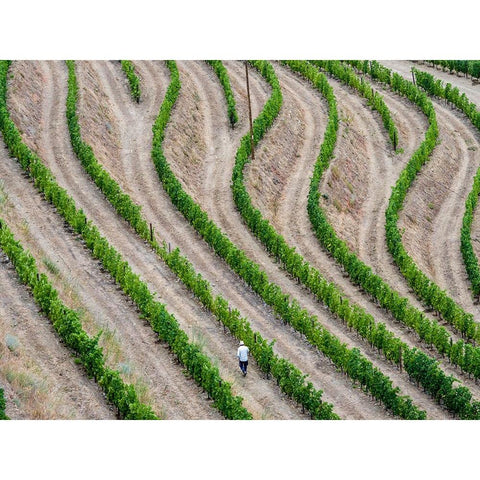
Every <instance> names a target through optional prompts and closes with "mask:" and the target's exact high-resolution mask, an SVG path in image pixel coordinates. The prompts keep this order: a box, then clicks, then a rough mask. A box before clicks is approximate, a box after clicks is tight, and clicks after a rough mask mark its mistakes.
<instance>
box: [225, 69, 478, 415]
mask: <svg viewBox="0 0 480 480" xmlns="http://www.w3.org/2000/svg"><path fill="white" fill-rule="evenodd" d="M284 63H286V64H287V65H288V66H290V68H292V69H293V70H297V71H299V72H301V73H303V74H304V75H305V76H307V77H308V78H309V80H310V81H311V82H312V84H313V85H314V87H315V88H318V89H319V90H320V91H321V92H322V93H323V94H324V95H325V97H326V98H327V101H328V104H329V121H328V124H327V128H326V132H325V135H324V141H323V143H322V147H321V153H320V155H322V156H323V157H324V158H330V157H331V155H332V153H333V149H334V146H335V142H336V132H337V127H338V116H337V110H336V100H335V96H334V94H333V90H332V88H331V87H330V85H329V84H328V81H327V79H326V77H325V75H323V74H322V73H321V72H319V71H318V69H316V68H315V67H314V66H313V65H311V64H310V63H308V62H305V61H299V60H298V61H285V62H284ZM270 68H271V71H270V72H271V73H270V75H271V76H270V78H269V77H267V79H268V80H269V83H270V85H271V86H272V90H273V92H280V86H279V84H278V80H277V78H276V76H275V74H274V71H273V67H271V65H270ZM279 94H280V93H279ZM273 95H274V93H272V96H273ZM272 121H273V119H272ZM264 127H265V124H264V123H262V124H261V128H264ZM244 140H245V141H244ZM242 147H243V148H244V150H243V151H242ZM242 147H241V148H240V149H239V151H238V152H237V156H236V159H235V167H234V171H233V175H232V190H233V195H234V200H235V204H236V205H237V208H238V210H239V211H240V213H241V215H242V217H243V219H244V221H245V222H246V224H247V225H248V227H249V228H250V230H251V231H252V232H253V233H254V234H255V235H256V236H257V238H259V239H260V240H261V241H262V243H263V244H264V246H265V248H266V249H267V251H268V252H270V253H271V254H272V255H274V256H275V257H276V258H277V259H278V260H279V261H280V262H282V264H283V266H284V268H285V269H286V270H287V271H288V272H289V273H290V274H291V275H292V276H293V277H294V278H296V279H298V280H299V281H300V282H302V283H303V284H304V285H305V286H306V287H307V288H309V289H310V291H311V292H312V293H313V294H314V295H315V296H316V297H317V298H318V299H319V300H320V301H322V302H323V303H324V304H325V305H326V306H327V307H328V308H329V309H330V311H331V312H332V313H333V314H334V315H335V316H338V317H340V318H341V319H342V320H343V321H344V322H346V323H347V324H348V325H349V326H353V328H355V329H356V330H357V332H358V333H359V334H360V335H361V336H362V337H363V338H364V339H366V340H367V341H368V342H369V343H370V344H371V345H374V346H375V347H376V348H377V349H378V350H379V351H382V352H383V354H384V355H385V357H386V358H387V359H389V360H390V361H392V362H394V363H396V364H398V365H401V363H402V358H403V359H404V360H405V361H404V366H405V370H406V371H407V372H408V374H409V376H410V377H411V378H414V379H416V380H417V382H421V384H422V386H423V388H424V390H425V391H426V392H428V393H429V394H430V395H431V396H432V397H434V398H435V399H437V401H438V402H439V403H441V404H443V405H444V407H445V408H447V410H449V411H451V412H452V413H455V414H458V415H460V416H461V417H462V418H470V415H473V416H476V415H478V413H477V410H476V409H477V405H476V403H475V402H473V403H470V400H471V399H472V394H471V392H470V390H469V389H468V388H466V387H464V386H459V387H455V388H454V387H453V386H452V385H453V382H454V381H455V379H454V378H453V377H452V376H451V375H450V376H447V375H446V374H445V373H444V372H443V371H442V370H441V369H440V368H439V367H438V362H437V361H436V360H434V359H432V358H430V357H429V356H428V355H426V354H424V353H423V352H421V351H419V350H418V349H416V348H413V349H411V348H409V347H408V346H407V345H406V344H405V343H404V342H402V341H401V340H400V339H399V338H398V337H395V335H394V334H393V333H392V332H390V331H388V330H387V329H386V327H385V325H384V324H383V323H378V324H377V323H376V322H375V320H374V318H373V317H372V316H371V315H369V314H368V313H367V312H365V310H364V309H362V308H361V307H359V306H358V305H351V304H350V302H349V301H348V299H346V298H343V297H342V295H341V292H340V291H339V289H338V288H337V287H336V285H335V284H333V283H330V282H327V281H326V280H325V279H324V278H323V277H322V276H321V274H320V273H319V271H318V270H317V269H315V268H313V267H311V266H310V265H309V263H308V262H306V261H305V260H304V259H303V257H302V256H301V255H300V254H298V253H296V252H295V248H292V247H290V246H289V245H288V244H287V242H286V241H285V239H284V238H283V237H282V236H281V235H279V234H278V233H277V232H276V231H275V229H274V228H273V227H272V226H271V225H270V223H269V222H268V221H267V220H265V219H264V218H263V217H262V215H261V212H260V211H259V210H258V209H256V208H255V207H253V205H252V202H251V198H250V196H249V194H248V192H247V190H246V188H245V185H244V183H243V168H244V166H245V165H246V163H247V162H249V161H250V160H249V153H250V150H249V143H248V137H247V136H246V137H244V139H243V140H242ZM412 357H415V359H416V360H415V361H410V360H411V358H412ZM425 371H428V374H427V375H424V373H425ZM459 398H462V400H461V401H458V399H459ZM467 398H468V400H467ZM478 405H480V403H478ZM475 418H476V417H475Z"/></svg>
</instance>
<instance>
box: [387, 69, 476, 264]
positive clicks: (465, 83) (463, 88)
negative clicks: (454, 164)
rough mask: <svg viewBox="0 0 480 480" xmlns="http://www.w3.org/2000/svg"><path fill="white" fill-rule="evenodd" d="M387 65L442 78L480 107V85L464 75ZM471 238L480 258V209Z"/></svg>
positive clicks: (472, 146)
mask: <svg viewBox="0 0 480 480" xmlns="http://www.w3.org/2000/svg"><path fill="white" fill-rule="evenodd" d="M385 63H388V64H389V65H390V67H391V68H393V69H396V70H397V71H399V72H402V73H403V74H408V73H409V72H410V69H411V68H412V67H415V68H417V69H418V70H423V71H426V72H428V73H431V74H432V75H434V76H435V77H436V78H440V79H441V80H442V81H443V82H444V84H446V83H450V84H451V85H452V86H454V87H457V88H458V89H459V90H460V93H465V95H467V97H468V99H469V100H470V101H471V102H473V103H475V104H476V105H480V85H478V84H476V85H474V84H473V83H472V80H471V79H469V78H465V77H464V75H463V74H461V76H459V75H457V74H450V73H447V72H444V71H442V70H441V69H437V68H434V67H430V66H428V65H426V64H424V63H421V62H420V63H413V62H409V61H391V62H385ZM461 118H462V121H464V122H465V123H466V124H468V125H470V120H468V119H467V118H466V117H462V116H461ZM468 148H470V149H472V150H473V151H474V152H477V153H476V155H478V150H474V149H475V148H476V147H475V145H469V147H468ZM464 212H465V208H464V205H462V210H460V211H458V212H457V216H462V217H463V214H464ZM471 238H472V245H473V249H474V251H475V254H476V256H477V258H480V214H479V213H478V209H476V210H475V213H474V217H473V222H472V233H471Z"/></svg>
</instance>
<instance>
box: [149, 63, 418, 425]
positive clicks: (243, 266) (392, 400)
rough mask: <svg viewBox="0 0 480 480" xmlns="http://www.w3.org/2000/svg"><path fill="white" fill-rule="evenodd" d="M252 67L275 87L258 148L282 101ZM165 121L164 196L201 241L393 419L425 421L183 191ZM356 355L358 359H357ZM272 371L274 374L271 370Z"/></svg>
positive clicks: (241, 160)
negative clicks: (353, 364)
mask: <svg viewBox="0 0 480 480" xmlns="http://www.w3.org/2000/svg"><path fill="white" fill-rule="evenodd" d="M251 63H252V65H253V66H254V67H256V68H257V69H258V70H259V71H260V73H261V74H262V75H263V76H264V77H265V78H266V80H267V81H268V82H269V83H270V85H271V86H272V94H271V96H270V98H269V99H268V101H267V103H266V104H265V106H264V108H263V110H262V112H261V113H260V115H259V116H258V117H257V118H256V119H255V121H254V128H253V130H254V140H255V142H258V141H259V140H260V139H261V138H262V136H263V135H264V133H265V132H266V130H267V129H268V128H269V127H270V125H271V124H272V122H273V120H274V119H275V117H276V116H277V114H278V112H279V110H280V107H281V104H282V96H281V92H280V86H279V84H278V80H277V78H276V76H275V72H274V70H273V67H272V66H271V65H270V64H269V63H268V62H265V61H257V62H251ZM169 68H170V71H171V75H172V77H171V78H172V80H171V84H170V86H172V82H174V85H175V86H172V88H171V91H170V93H169V92H168V91H167V95H166V100H168V101H169V103H168V105H169V107H170V108H171V107H172V106H173V104H174V101H175V99H176V95H177V94H178V90H179V88H180V82H179V80H178V72H177V70H176V66H175V65H174V63H173V62H171V63H169ZM310 68H312V69H314V67H313V66H310ZM169 89H170V87H169ZM162 108H163V106H162ZM167 118H168V112H167V111H166V110H162V109H161V111H160V114H159V117H158V118H157V121H156V123H155V125H154V130H153V131H154V141H153V150H152V157H153V161H154V163H155V167H156V169H157V172H158V174H159V177H160V180H161V181H162V184H163V186H164V188H165V190H166V192H167V193H168V194H169V196H170V198H171V200H172V202H173V203H174V204H175V205H176V206H177V208H178V209H179V210H180V211H181V212H182V214H183V215H184V216H185V218H186V219H187V220H188V221H189V222H190V223H191V224H192V225H193V226H194V228H195V229H196V230H197V231H198V232H199V233H200V235H202V237H203V238H204V239H205V240H206V241H207V242H208V244H209V245H210V246H211V247H212V248H213V249H214V251H215V252H216V253H217V254H218V255H220V256H221V257H222V258H223V259H224V260H225V261H226V262H227V263H228V265H230V267H231V268H232V269H233V270H234V271H235V272H236V273H237V274H238V275H240V277H241V278H243V279H244V280H245V281H246V282H247V283H248V285H250V286H251V288H252V289H253V290H254V291H255V292H256V293H257V294H259V295H260V296H261V297H262V299H263V300H264V301H265V303H267V304H268V305H270V306H271V307H272V308H273V310H274V312H275V313H276V314H277V315H279V316H280V317H281V318H283V320H284V321H285V322H287V323H289V324H290V325H292V327H293V328H295V329H296V330H297V331H299V332H300V333H303V334H304V335H305V336H306V338H307V339H308V341H309V342H310V343H311V344H312V345H314V346H316V347H317V348H318V349H319V350H320V351H321V352H323V353H324V354H325V355H326V356H328V357H329V358H330V359H331V360H332V361H333V362H334V364H335V365H336V366H337V367H338V368H340V369H341V370H342V371H343V372H345V373H347V374H348V375H349V376H350V377H351V378H352V380H353V381H358V382H359V383H360V384H361V385H362V387H363V388H364V389H365V390H366V391H368V392H370V393H371V394H372V395H374V396H375V398H377V399H378V400H380V401H382V402H384V404H385V406H386V408H388V409H390V410H391V411H392V412H393V414H394V415H398V416H401V417H403V418H411V419H413V418H425V412H423V411H420V410H418V408H417V407H415V406H414V405H412V403H411V400H410V399H408V398H407V397H402V396H400V394H399V390H398V388H394V387H393V386H392V382H391V380H390V379H388V377H386V376H385V375H384V374H383V373H382V372H380V371H379V370H378V369H376V368H374V367H373V365H372V364H371V363H370V362H369V361H368V360H366V359H365V358H364V357H363V356H362V355H361V354H359V353H358V356H359V360H358V362H359V365H360V368H355V369H354V368H350V366H349V365H350V364H349V361H350V358H351V355H353V354H352V350H350V349H349V348H348V347H347V346H346V345H345V344H342V343H341V342H340V341H339V340H338V338H336V337H335V336H333V335H332V334H330V333H329V332H328V331H327V330H326V329H325V328H323V327H322V326H321V325H319V323H318V321H317V319H316V317H314V316H311V315H309V314H308V312H306V311H305V310H302V309H301V308H300V307H299V305H298V303H297V302H296V301H295V300H292V299H291V298H290V297H289V296H288V295H286V294H284V293H283V292H282V291H281V289H280V288H279V287H278V286H277V285H275V284H273V283H270V282H269V280H268V277H267V275H266V273H265V272H264V271H263V270H262V269H261V268H260V266H259V265H257V264H256V263H254V262H252V261H251V260H250V259H249V258H248V257H247V256H246V255H245V253H244V252H243V251H242V250H240V249H238V248H237V247H236V246H235V245H234V244H233V243H232V242H231V241H230V240H229V239H228V237H227V236H226V235H225V234H224V233H223V232H222V231H221V230H220V229H219V228H218V227H217V226H216V225H215V224H214V223H213V222H212V221H211V220H210V219H209V218H208V216H207V214H206V213H205V212H204V211H203V210H202V209H201V208H200V206H199V205H198V204H196V203H195V202H194V201H193V199H192V198H191V197H190V196H189V195H188V194H187V193H186V192H185V191H184V190H183V188H182V186H181V184H180V182H179V181H178V179H177V178H176V177H175V175H174V174H173V172H172V170H171V169H170V166H169V165H168V162H167V161H166V159H165V156H164V153H163V150H162V141H163V137H164V128H165V125H166V123H167ZM250 148H251V147H250V141H249V137H248V135H246V136H244V137H243V138H242V140H241V143H240V147H239V149H238V150H237V155H236V164H235V168H234V179H235V180H234V182H233V189H234V196H235V197H236V202H237V197H238V196H240V197H241V198H240V200H241V202H245V205H247V204H248V203H249V197H248V194H247V193H246V191H245V189H244V187H243V184H242V179H243V173H242V169H243V165H244V164H245V163H246V162H247V161H248V155H249V154H250ZM241 202H240V203H241ZM237 206H238V203H237ZM251 217H252V218H250V217H248V220H247V222H248V223H249V226H250V224H252V223H253V224H256V223H257V224H258V225H260V226H261V228H265V231H266V232H267V233H266V234H267V235H269V234H271V227H270V226H269V225H268V222H266V221H265V220H263V219H262V218H261V215H260V213H259V212H258V213H256V212H253V213H252V215H251ZM269 228H270V230H269ZM271 238H273V239H274V241H275V242H274V246H273V247H272V248H271V250H270V251H272V252H273V253H276V250H275V249H276V248H284V247H283V244H282V243H281V242H279V241H278V236H272V237H271ZM291 250H292V249H290V250H289V251H290V255H291V257H289V258H288V260H287V263H289V262H291V263H292V266H293V267H295V268H299V269H300V270H301V271H302V272H303V274H302V278H304V276H305V275H309V272H310V270H308V269H306V268H305V266H304V265H303V264H302V263H301V262H300V264H299V263H298V261H297V257H294V256H293V251H291ZM312 282H317V283H318V285H319V288H322V289H325V290H328V292H329V293H326V294H327V295H330V298H331V305H333V304H334V303H335V302H336V303H337V307H338V312H341V311H343V310H348V309H349V307H348V303H347V302H346V301H344V300H343V299H340V298H339V296H338V294H337V292H336V291H331V287H330V286H329V285H327V283H326V282H325V281H324V280H323V279H320V278H319V276H318V274H317V275H316V274H314V273H313V278H312ZM329 288H330V290H329ZM397 354H398V350H397ZM355 355H357V354H356V353H355ZM271 371H272V373H273V371H274V369H273V367H272V369H271ZM275 371H276V372H282V371H289V370H288V369H286V368H283V366H282V368H280V367H279V368H278V369H275ZM365 372H367V373H365ZM282 385H283V387H282V388H285V389H287V390H289V389H291V388H292V387H290V386H289V385H290V383H289V382H286V380H284V381H283V382H282ZM378 385H382V388H383V390H382V389H380V388H378ZM307 391H308V390H307Z"/></svg>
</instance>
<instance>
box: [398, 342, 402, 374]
mask: <svg viewBox="0 0 480 480" xmlns="http://www.w3.org/2000/svg"><path fill="white" fill-rule="evenodd" d="M398 353H399V355H400V359H399V360H400V361H399V362H398V363H399V365H400V373H402V347H398Z"/></svg>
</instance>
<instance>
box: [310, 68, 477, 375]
mask: <svg viewBox="0 0 480 480" xmlns="http://www.w3.org/2000/svg"><path fill="white" fill-rule="evenodd" d="M311 63H313V64H315V65H316V66H319V67H322V68H324V69H326V70H328V71H329V72H331V73H332V74H333V75H335V76H337V77H338V78H340V79H341V80H342V81H345V82H346V83H347V84H348V85H350V86H352V87H353V88H357V87H360V89H361V91H367V92H368V91H369V90H371V87H369V86H368V85H369V84H368V83H367V82H365V81H363V80H362V81H361V82H360V81H358V79H357V80H355V78H354V77H353V73H352V72H353V71H352V70H351V69H349V70H348V71H347V73H344V71H343V70H342V69H340V67H339V66H337V63H338V62H336V61H327V62H322V61H314V62H311ZM308 78H309V80H311V78H310V77H308ZM367 86H368V87H367ZM328 98H329V102H331V97H328ZM330 140H331V143H334V139H333V134H332V138H331V139H329V138H327V136H325V141H327V142H329V141H330ZM327 154H329V155H330V156H329V155H327ZM332 154H333V152H332V151H331V150H328V151H324V150H322V151H321V153H320V155H319V156H318V158H317V162H316V165H315V169H314V174H313V176H312V179H311V183H310V192H309V198H308V204H307V209H308V214H309V217H310V221H311V223H312V226H313V228H314V230H315V233H316V235H317V237H318V239H319V240H320V242H321V244H322V245H323V247H324V248H326V249H327V250H328V252H329V253H331V254H332V256H333V257H334V258H335V260H336V261H337V262H339V263H340V264H341V265H342V266H343V268H344V269H345V271H346V272H347V273H348V274H349V276H350V278H351V280H352V281H353V282H354V283H355V284H357V285H360V286H361V287H362V288H363V289H364V290H365V291H366V292H367V293H369V294H370V295H372V297H373V298H374V299H375V300H376V301H378V303H379V305H380V306H381V307H382V308H386V309H387V310H389V311H390V312H391V313H392V314H393V316H394V317H395V318H396V319H397V320H399V321H401V322H402V323H404V324H406V325H407V326H408V327H410V328H413V329H414V330H415V331H416V332H417V334H418V335H419V337H420V339H421V340H422V341H425V342H426V343H427V344H430V345H433V346H434V347H435V348H436V349H437V351H438V352H439V353H440V354H442V355H445V354H446V355H447V356H448V358H449V360H450V361H451V362H452V363H453V364H454V365H458V366H460V367H461V368H462V369H463V370H464V371H466V372H467V373H470V374H473V375H478V374H479V373H480V363H477V362H480V349H479V348H478V347H477V348H475V350H476V352H477V355H476V356H475V359H474V360H473V361H470V362H465V361H464V356H465V355H466V354H467V352H466V351H465V350H464V349H463V348H461V349H460V352H461V354H460V355H458V356H452V355H451V350H452V347H455V346H456V345H459V344H463V342H462V341H461V340H460V341H458V342H456V343H455V344H454V345H452V341H451V337H450V335H449V334H448V332H447V330H446V329H445V328H444V327H443V326H441V325H439V323H438V322H435V321H431V320H429V319H428V318H427V317H426V316H425V314H424V313H423V312H421V311H420V310H418V309H416V308H415V307H413V306H412V305H411V304H410V303H409V302H408V299H406V298H403V297H402V296H400V294H399V293H398V292H396V291H395V290H393V289H392V288H390V286H389V285H388V284H387V283H386V282H384V281H383V280H382V279H381V278H380V277H379V276H377V275H375V274H374V273H373V272H372V270H371V268H370V267H368V266H367V265H365V264H364V263H363V262H361V261H360V260H359V259H358V257H357V256H356V255H355V253H353V252H351V251H350V249H349V248H348V246H347V244H346V243H345V242H344V241H342V240H341V239H340V238H338V236H337V235H336V233H335V230H334V229H333V227H332V226H331V225H330V223H329V222H328V219H327V217H326V215H325V213H324V212H323V210H322V209H321V207H320V203H319V198H320V192H319V187H320V180H321V177H322V175H323V173H324V172H325V171H326V169H327V168H328V166H329V161H330V158H331V155H332ZM380 325H381V324H380ZM380 325H379V327H380ZM376 346H377V347H379V348H383V337H382V344H381V345H379V344H378V343H377V345H376ZM475 372H477V373H476V374H475ZM475 378H478V377H475Z"/></svg>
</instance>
